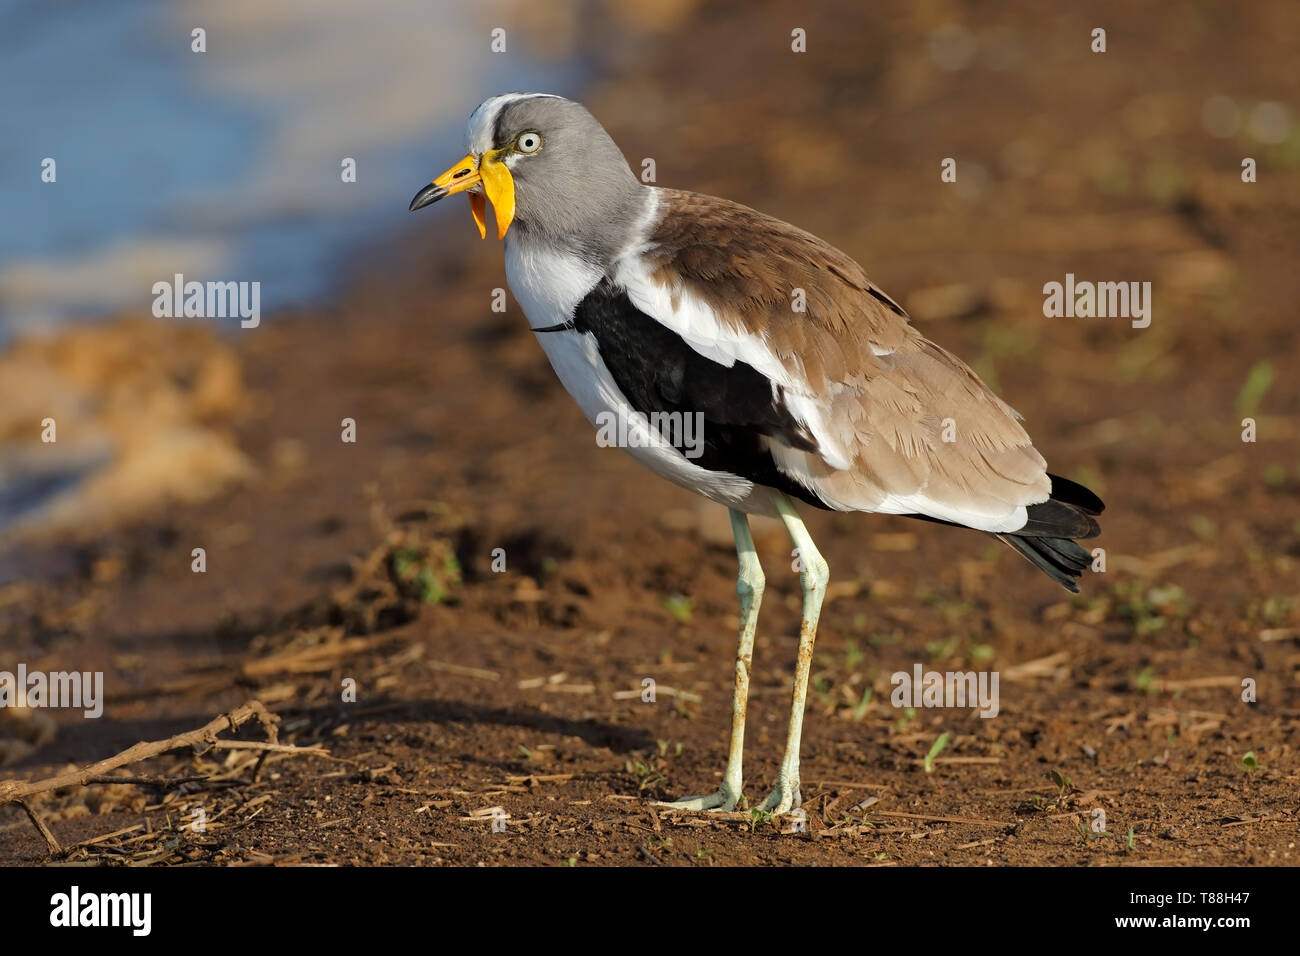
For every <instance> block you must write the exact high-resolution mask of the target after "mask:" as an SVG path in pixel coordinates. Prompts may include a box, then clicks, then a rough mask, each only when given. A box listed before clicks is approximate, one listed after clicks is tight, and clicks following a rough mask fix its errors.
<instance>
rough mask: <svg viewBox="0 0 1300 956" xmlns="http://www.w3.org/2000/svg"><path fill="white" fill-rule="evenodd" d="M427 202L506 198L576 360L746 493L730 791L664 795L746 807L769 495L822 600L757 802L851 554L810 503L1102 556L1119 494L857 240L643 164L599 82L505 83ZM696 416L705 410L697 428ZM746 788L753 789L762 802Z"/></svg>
mask: <svg viewBox="0 0 1300 956" xmlns="http://www.w3.org/2000/svg"><path fill="white" fill-rule="evenodd" d="M466 141H467V147H468V154H467V155H466V156H465V158H464V159H462V160H460V161H459V162H457V163H456V164H455V165H453V166H452V167H451V168H450V169H448V170H447V171H446V172H445V173H443V174H442V175H441V176H439V177H437V178H436V179H434V180H433V181H432V182H431V183H429V184H428V185H427V186H425V187H423V188H422V189H420V191H419V192H417V193H416V195H415V197H414V198H413V199H412V200H411V203H410V207H409V208H410V210H411V211H415V210H417V209H421V208H423V207H426V206H429V205H431V204H432V203H435V202H438V201H439V200H441V199H444V198H446V197H448V196H451V195H454V194H456V193H466V194H468V196H469V202H470V209H471V213H472V215H473V217H474V221H475V223H476V224H477V227H478V231H479V235H480V236H481V237H483V238H486V234H487V203H488V202H491V204H492V207H493V214H494V218H495V225H496V232H497V237H498V238H499V239H502V240H504V250H505V271H506V279H507V282H508V284H509V286H510V289H511V292H512V293H513V295H514V297H515V299H516V301H518V302H519V304H520V305H521V307H522V309H523V312H524V315H525V317H526V319H527V321H528V323H529V326H530V328H531V330H532V333H533V334H534V336H535V337H536V339H537V341H538V342H539V343H540V345H541V348H542V350H543V351H544V352H545V354H546V356H547V358H548V359H549V360H550V364H551V366H552V368H553V369H554V371H555V373H556V375H557V376H558V378H559V380H560V382H561V383H562V384H563V386H564V387H565V389H567V390H568V392H569V393H570V395H572V397H573V398H574V399H575V400H576V401H577V403H578V405H579V406H580V407H581V409H582V411H583V413H584V414H585V415H586V417H587V419H588V420H589V421H590V422H591V423H592V424H593V425H595V426H597V427H598V428H601V427H604V426H605V425H609V424H614V425H617V427H618V429H620V430H619V431H617V432H616V434H617V435H620V436H623V440H622V442H621V444H622V446H623V447H624V450H625V451H627V452H628V453H629V454H631V455H632V456H633V457H634V458H635V459H636V460H637V461H639V462H640V463H641V464H642V465H644V466H646V467H647V468H649V469H650V470H651V471H652V472H654V473H655V474H657V475H659V476H661V477H662V478H665V479H667V480H669V481H671V482H673V483H675V484H677V485H680V486H682V487H684V488H686V489H688V490H690V491H693V492H695V493H697V494H699V495H702V496H703V497H705V498H707V499H709V500H711V501H713V502H716V503H717V504H719V505H722V506H724V507H726V508H727V509H728V510H729V512H730V518H731V528H732V532H733V536H734V539H735V545H736V554H737V559H738V564H739V573H738V576H737V585H736V591H737V595H738V597H739V605H740V626H739V637H738V646H737V651H736V662H735V668H734V686H733V691H732V714H731V736H730V743H729V747H728V752H727V760H726V765H725V768H724V771H723V774H722V781H721V785H720V787H719V789H718V790H717V791H716V792H714V793H710V794H705V795H701V796H695V797H687V798H684V799H681V800H676V801H665V802H664V804H663V805H665V806H670V807H674V808H677V809H680V810H695V811H709V810H714V811H733V810H735V809H736V807H737V806H738V805H741V804H740V801H741V800H742V788H743V783H744V779H743V751H744V737H745V713H746V704H747V700H748V693H749V675H750V668H751V665H752V660H753V648H754V635H755V629H756V626H757V621H758V614H759V608H760V605H761V602H762V597H763V592H764V588H765V584H766V579H765V576H764V572H763V569H762V566H761V564H760V563H759V559H758V556H757V554H756V551H755V547H754V538H753V534H752V532H751V530H750V525H749V516H750V515H765V516H769V517H774V518H778V519H780V521H781V523H782V524H783V525H784V527H785V530H786V532H787V533H788V534H789V536H790V539H791V541H792V543H793V544H794V546H795V552H794V553H795V554H796V555H797V569H798V572H799V579H800V584H801V588H802V610H801V621H800V633H799V641H798V656H797V659H796V662H795V672H794V682H793V692H792V696H791V710H790V719H789V724H788V730H787V733H786V740H785V750H784V754H783V756H782V759H781V764H780V768H779V771H778V773H777V776H776V780H775V784H774V786H773V787H772V790H771V792H770V793H769V794H768V795H767V796H766V798H765V799H764V800H763V801H762V802H761V803H760V804H759V805H758V807H757V809H758V810H759V811H761V812H763V813H767V814H770V815H771V816H774V817H775V816H779V815H782V814H787V813H790V812H791V811H793V810H795V809H797V808H798V807H799V805H800V803H801V802H802V795H801V792H800V774H799V753H800V742H801V737H802V729H803V717H804V709H805V700H806V697H807V691H808V680H809V670H810V667H811V664H812V658H813V646H814V642H815V640H816V633H817V623H818V618H819V616H820V613H821V606H822V601H823V598H824V597H825V594H826V588H827V582H828V580H829V574H830V571H829V567H828V565H827V563H826V560H825V558H823V557H822V555H821V553H820V552H819V551H818V549H817V546H816V544H815V543H814V541H813V539H812V536H811V535H810V534H809V531H808V528H807V527H806V525H805V523H804V521H803V519H802V518H801V517H800V512H799V510H798V507H799V506H808V507H811V508H815V509H820V510H826V511H832V512H861V513H865V514H889V515H906V516H909V517H913V518H919V519H923V520H928V521H931V522H938V523H941V524H946V525H953V526H957V527H964V528H971V529H975V530H977V531H982V532H986V533H988V534H990V535H993V536H995V537H997V538H998V539H999V540H1001V541H1003V542H1005V543H1006V544H1008V545H1010V546H1011V547H1012V548H1013V549H1015V550H1016V551H1017V552H1019V553H1020V554H1021V555H1022V556H1023V557H1025V558H1027V559H1028V560H1029V561H1030V562H1031V563H1032V564H1033V565H1034V566H1036V567H1037V568H1038V569H1039V570H1041V571H1043V572H1044V573H1045V574H1046V575H1047V576H1048V577H1050V578H1051V579H1052V580H1053V581H1055V582H1057V583H1058V584H1060V585H1061V586H1062V587H1064V588H1066V589H1068V590H1070V591H1075V592H1077V591H1078V590H1079V586H1078V583H1077V579H1079V578H1080V577H1081V576H1082V572H1083V571H1084V570H1085V569H1087V568H1088V567H1089V565H1090V563H1091V561H1092V555H1091V554H1090V553H1089V552H1088V551H1086V550H1085V549H1084V548H1083V547H1082V546H1080V545H1079V544H1078V543H1077V540H1078V539H1088V538H1092V537H1095V536H1097V535H1098V534H1099V533H1100V529H1099V526H1098V523H1097V521H1096V519H1095V516H1096V515H1099V514H1100V513H1101V511H1102V509H1103V504H1102V502H1101V500H1100V499H1099V498H1098V497H1097V495H1095V494H1094V493H1093V492H1092V491H1090V490H1088V489H1087V488H1086V487H1084V486H1082V485H1080V484H1077V483H1075V482H1073V481H1069V480H1067V479H1065V478H1061V477H1059V476H1056V475H1053V474H1049V473H1048V471H1047V465H1046V462H1045V460H1044V459H1043V456H1042V455H1041V454H1039V452H1038V451H1037V450H1036V449H1035V448H1034V446H1033V444H1032V442H1031V441H1030V438H1029V436H1028V434H1027V433H1026V432H1025V429H1024V428H1023V426H1022V425H1021V416H1020V414H1019V413H1018V412H1016V411H1015V410H1014V409H1013V408H1011V406H1009V405H1008V404H1006V403H1005V402H1004V401H1002V399H1000V398H999V397H997V396H996V395H995V394H994V393H993V392H992V390H991V389H989V388H988V386H986V385H985V384H984V383H983V382H982V381H981V380H980V379H979V377H978V376H977V375H976V374H975V373H974V372H973V371H972V370H971V369H970V368H969V367H968V366H967V365H966V364H965V363H963V362H962V361H961V360H960V359H959V358H957V357H956V356H955V355H953V354H952V353H950V352H948V351H946V350H945V349H943V348H942V347H940V346H939V345H937V344H935V343H933V342H931V341H930V340H929V339H927V338H926V337H925V336H923V335H922V334H921V333H920V332H918V331H917V330H916V328H915V327H914V326H913V325H912V324H911V322H910V320H909V317H908V314H907V312H906V311H905V310H904V309H903V308H902V306H900V305H899V304H898V303H897V302H896V301H895V300H894V299H892V298H890V297H889V296H888V295H886V294H885V293H884V292H883V291H882V290H881V289H880V288H879V287H878V286H876V285H875V284H874V283H873V282H872V281H871V280H869V279H868V278H867V276H866V274H865V272H864V271H863V269H862V267H861V266H859V265H858V263H857V262H855V261H854V260H853V259H851V258H850V257H849V256H848V255H846V254H845V253H843V252H841V251H840V250H839V249H837V248H835V247H834V246H832V245H830V244H829V243H827V242H824V241H823V240H821V239H819V238H817V237H816V236H814V235H812V234H810V233H808V232H805V231H803V230H801V229H798V228H796V227H795V226H792V225H790V224H788V223H786V222H783V221H781V220H779V219H775V218H773V217H771V216H767V215H764V214H763V213H761V212H758V211H756V210H754V209H751V208H749V207H747V206H743V205H740V204H739V203H735V202H730V201H728V200H726V199H720V198H716V197H713V196H707V195H702V194H698V193H693V192H688V191H684V190H678V189H671V188H667V187H660V186H657V185H653V184H647V183H643V182H642V181H641V180H640V179H638V177H637V176H636V174H635V173H634V172H633V171H632V169H631V167H630V166H629V164H628V162H627V160H626V158H625V157H624V155H623V153H622V152H621V151H620V149H619V147H618V146H617V145H616V144H615V142H614V140H613V139H612V138H611V137H610V136H609V134H608V133H607V132H606V131H605V129H604V128H603V127H602V126H601V124H600V123H599V122H598V121H597V120H596V118H595V117H594V116H593V115H592V114H591V113H590V112H589V111H588V110H587V109H586V108H585V107H584V106H582V104H580V103H578V102H576V101H573V100H570V99H566V98H564V97H561V96H557V95H555V94H550V93H521V92H514V93H505V94H501V95H497V96H493V97H491V98H489V99H487V100H485V101H484V102H483V103H481V104H480V105H479V106H478V108H477V109H475V110H474V112H473V114H472V115H471V116H470V119H469V123H468V127H467V130H466ZM684 423H687V424H690V423H694V424H695V425H698V426H699V429H698V433H697V436H696V437H697V438H698V439H699V440H696V441H694V442H692V443H687V442H686V441H685V440H683V436H684V434H685V431H686V429H684V428H683V427H682V426H683V424H684ZM743 805H744V806H748V803H747V802H746V803H745V804H743Z"/></svg>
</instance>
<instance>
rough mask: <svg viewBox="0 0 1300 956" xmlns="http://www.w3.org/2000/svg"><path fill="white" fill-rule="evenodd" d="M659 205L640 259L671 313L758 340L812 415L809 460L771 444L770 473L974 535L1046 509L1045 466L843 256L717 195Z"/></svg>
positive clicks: (669, 195) (663, 199) (959, 366)
mask: <svg viewBox="0 0 1300 956" xmlns="http://www.w3.org/2000/svg"><path fill="white" fill-rule="evenodd" d="M660 208H661V210H662V213H663V214H662V215H661V217H660V219H659V222H658V225H657V226H656V227H655V229H654V230H653V232H652V235H651V236H650V242H651V245H650V247H649V248H648V250H647V251H646V252H645V253H644V255H645V257H646V259H647V260H648V265H649V269H650V278H651V280H652V281H653V282H655V283H658V284H659V285H660V286H662V287H663V288H665V289H666V290H668V292H669V294H670V297H671V298H670V301H671V303H672V308H673V310H674V312H676V311H677V310H678V309H679V307H681V306H683V304H684V303H685V302H686V300H688V299H694V300H699V301H701V302H703V303H705V304H707V305H708V306H709V307H710V308H711V309H712V311H713V313H714V314H715V315H716V317H717V319H718V320H719V321H721V322H724V323H726V324H727V325H728V326H729V327H730V328H731V329H732V330H734V331H735V332H736V333H739V334H742V335H748V336H750V337H752V338H754V339H756V340H758V341H761V342H762V343H764V344H765V345H766V347H767V349H768V350H770V352H771V353H772V354H773V355H774V356H775V359H776V360H777V361H779V363H780V365H781V366H782V367H784V368H785V369H786V371H787V372H788V373H789V377H790V378H791V379H792V380H793V381H794V389H795V391H797V392H799V393H800V396H799V398H800V399H801V400H802V403H803V408H804V411H805V417H812V418H818V419H819V420H818V421H809V422H808V424H809V426H810V428H811V430H812V432H813V434H814V435H815V436H816V437H817V440H818V443H819V445H821V446H822V447H821V449H820V450H819V451H812V452H808V451H802V450H799V449H793V448H787V447H783V446H781V445H780V444H779V443H773V445H772V449H771V450H772V454H773V457H774V459H775V460H776V461H777V464H778V466H779V467H780V468H781V469H782V470H783V471H785V472H786V473H788V474H790V475H791V476H792V477H794V478H796V480H799V481H801V482H803V483H804V484H806V485H807V486H808V487H810V488H812V489H813V490H814V491H816V492H817V494H818V495H819V496H820V497H821V498H822V499H823V500H825V501H826V502H827V503H828V504H830V505H832V506H833V507H836V508H841V509H843V510H863V511H874V510H888V511H897V510H899V509H900V508H906V507H909V503H910V504H911V505H915V509H916V511H917V513H921V514H927V515H930V516H932V517H938V518H944V519H946V520H958V521H961V523H964V524H971V525H972V526H974V527H981V526H986V530H1014V528H1006V527H992V525H996V524H998V522H999V520H1001V521H1002V522H1003V523H1005V522H1006V521H1007V520H1009V519H1010V518H1011V517H1012V515H1013V513H1015V512H1017V511H1018V509H1019V508H1021V507H1023V506H1026V505H1029V504H1032V503H1035V502H1040V501H1045V500H1047V498H1048V496H1049V493H1050V490H1051V481H1050V479H1049V478H1048V476H1047V473H1046V470H1045V468H1046V465H1045V462H1044V461H1043V458H1042V456H1041V455H1039V454H1038V452H1037V451H1035V450H1034V447H1033V445H1032V443H1031V442H1030V440H1029V436H1028V435H1027V434H1026V433H1025V431H1024V429H1023V428H1022V427H1021V426H1020V423H1019V422H1018V421H1017V418H1018V416H1017V415H1016V413H1015V411H1014V410H1013V409H1011V408H1010V406H1008V405H1007V404H1006V403H1005V402H1003V401H1002V400H1001V399H999V398H998V397H997V396H996V395H994V394H993V392H992V391H990V390H989V388H988V387H987V386H986V385H984V383H983V382H981V381H980V380H979V378H978V377H977V376H976V375H975V373H974V372H972V371H971V370H970V368H968V367H967V366H966V365H965V363H963V362H962V361H961V360H960V359H958V358H956V357H955V356H953V355H952V354H950V353H949V352H947V351H945V350H944V349H942V348H940V347H939V346H937V345H935V344H934V343H933V342H930V341H929V340H927V339H926V338H925V337H924V336H923V335H921V334H920V333H919V332H917V331H916V330H915V329H914V328H913V327H912V326H911V325H910V323H909V322H908V320H907V314H906V312H904V311H903V309H902V308H901V307H900V306H899V305H898V304H897V303H896V302H894V301H893V300H892V299H891V298H889V297H888V296H887V295H885V294H884V293H883V292H882V291H881V290H880V289H878V288H876V286H875V285H873V284H872V283H871V281H870V280H869V279H868V278H867V276H866V274H865V273H864V272H863V271H862V268H861V266H859V265H858V264H857V263H856V262H854V261H853V260H852V259H850V258H849V257H848V256H847V255H845V254H844V253H843V252H840V251H839V250H838V249H836V248H834V247H833V246H830V245H828V244H827V243H825V242H823V241H822V240H820V239H818V238H817V237H816V236H813V235H811V234H810V233H807V232H804V231H802V230H800V229H796V228H794V227H793V226H790V225H788V224H787V223H784V222H781V221H780V220H778V219H773V218H772V217H770V216H765V215H763V214H762V213H759V212H756V211H755V210H753V209H750V208H748V207H746V206H741V205H739V204H737V203H732V202H727V201H726V200H722V199H716V198H713V197H710V196H702V195H698V194H695V193H688V192H680V191H676V190H667V189H664V190H660ZM796 290H802V293H803V301H804V304H805V310H804V311H802V312H800V311H797V310H796V309H795V308H794V307H793V303H794V302H795V301H796V298H797V296H796ZM786 391H787V392H790V391H791V386H790V385H789V384H787V385H786ZM945 438H951V439H952V440H945ZM832 463H834V464H832ZM846 463H847V465H848V467H838V466H839V465H844V464H846ZM882 506H883V507H882ZM954 516H956V517H954Z"/></svg>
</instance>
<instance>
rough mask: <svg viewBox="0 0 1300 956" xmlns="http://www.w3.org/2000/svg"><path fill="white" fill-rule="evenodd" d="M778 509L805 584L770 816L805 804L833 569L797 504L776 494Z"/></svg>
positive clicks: (769, 801)
mask: <svg viewBox="0 0 1300 956" xmlns="http://www.w3.org/2000/svg"><path fill="white" fill-rule="evenodd" d="M773 501H774V502H775V504H776V509H777V511H778V512H779V513H780V515H781V520H782V521H783V522H785V529H786V531H788V532H789V534H790V540H791V541H793V542H794V546H795V547H796V548H798V549H799V566H800V567H801V568H802V570H801V571H800V572H799V582H800V584H802V585H803V620H802V621H801V623H800V625H799V659H798V660H797V661H796V662H795V669H794V700H793V702H792V703H791V707H790V729H789V731H788V732H787V734H786V740H785V757H784V758H782V760H781V770H780V772H779V773H778V774H777V778H776V786H775V787H774V788H773V789H772V792H771V793H770V794H768V796H767V799H766V800H764V801H763V802H762V804H760V805H759V809H760V810H763V811H765V812H767V813H771V814H780V813H787V812H789V811H790V810H792V809H794V808H795V807H797V806H799V804H800V803H801V802H802V797H801V795H800V793H799V739H800V737H801V736H802V735H803V712H804V704H805V702H806V701H807V698H808V673H809V671H810V670H811V669H812V658H813V643H814V642H815V641H816V639H817V619H818V618H819V617H820V616H821V610H822V598H824V597H825V596H826V582H827V581H828V580H829V579H830V568H829V567H828V566H827V564H826V559H825V558H823V557H822V556H821V552H819V551H818V550H817V545H815V544H814V543H813V539H812V535H810V534H809V533H808V529H807V528H806V527H805V526H804V523H803V520H802V519H801V518H800V517H799V513H798V512H797V511H795V509H794V503H793V502H792V501H791V500H790V499H789V498H787V497H786V496H785V495H783V494H781V493H780V492H773Z"/></svg>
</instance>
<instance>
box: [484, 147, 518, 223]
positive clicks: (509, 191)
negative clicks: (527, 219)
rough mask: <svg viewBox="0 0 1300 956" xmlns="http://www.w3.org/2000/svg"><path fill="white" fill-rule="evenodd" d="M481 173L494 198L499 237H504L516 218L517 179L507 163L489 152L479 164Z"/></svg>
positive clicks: (488, 194) (485, 185) (488, 192)
mask: <svg viewBox="0 0 1300 956" xmlns="http://www.w3.org/2000/svg"><path fill="white" fill-rule="evenodd" d="M479 175H480V176H481V177H482V178H483V188H484V189H485V190H487V198H488V199H490V200H492V208H493V209H494V210H495V211H496V216H497V238H498V239H504V238H505V237H506V230H507V229H509V228H510V223H511V222H513V221H514V218H515V181H514V178H513V177H512V176H511V175H510V170H508V169H506V166H505V163H499V162H497V161H496V160H495V159H494V158H492V156H491V155H490V154H489V155H487V156H484V157H483V163H482V164H481V165H480V166H479Z"/></svg>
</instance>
